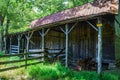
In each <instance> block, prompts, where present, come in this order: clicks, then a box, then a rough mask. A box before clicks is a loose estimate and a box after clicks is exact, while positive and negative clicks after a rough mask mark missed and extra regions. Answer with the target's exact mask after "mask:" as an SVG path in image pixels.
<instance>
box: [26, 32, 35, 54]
mask: <svg viewBox="0 0 120 80" xmlns="http://www.w3.org/2000/svg"><path fill="white" fill-rule="evenodd" d="M32 35H33V32H32V33H27V34H26V35H25V37H26V39H27V44H26V51H27V52H29V43H30V38H31V37H32Z"/></svg>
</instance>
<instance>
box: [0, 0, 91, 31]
mask: <svg viewBox="0 0 120 80" xmlns="http://www.w3.org/2000/svg"><path fill="white" fill-rule="evenodd" d="M91 1H93V0H48V1H46V0H0V16H2V17H4V25H3V26H6V25H9V26H8V29H9V30H8V31H9V33H15V32H22V31H25V30H27V29H26V26H27V27H28V26H29V24H30V22H31V21H32V20H34V19H36V18H40V17H44V16H47V15H50V14H53V13H56V12H59V11H62V10H65V9H68V8H72V7H75V6H79V5H82V4H85V3H87V2H91ZM7 20H10V23H9V24H7ZM4 28H5V29H6V27H4ZM24 28H25V30H23V29H24ZM5 29H4V30H5Z"/></svg>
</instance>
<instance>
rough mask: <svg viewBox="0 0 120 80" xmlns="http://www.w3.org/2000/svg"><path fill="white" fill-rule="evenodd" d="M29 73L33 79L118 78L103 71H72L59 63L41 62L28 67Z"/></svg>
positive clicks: (93, 79)
mask: <svg viewBox="0 0 120 80" xmlns="http://www.w3.org/2000/svg"><path fill="white" fill-rule="evenodd" d="M28 72H29V75H30V76H31V77H32V78H34V79H35V80H118V76H116V75H113V74H110V73H104V74H102V77H101V78H100V79H99V75H98V74H97V72H94V71H91V72H90V71H82V72H77V71H72V70H71V69H69V68H65V67H63V66H62V65H61V64H60V63H55V64H44V65H43V64H41V65H36V66H31V67H29V68H28Z"/></svg>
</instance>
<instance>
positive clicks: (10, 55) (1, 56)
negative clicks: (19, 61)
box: [0, 51, 44, 58]
mask: <svg viewBox="0 0 120 80" xmlns="http://www.w3.org/2000/svg"><path fill="white" fill-rule="evenodd" d="M40 53H44V51H41V52H29V53H18V54H5V55H0V58H3V57H12V56H20V55H29V54H40Z"/></svg>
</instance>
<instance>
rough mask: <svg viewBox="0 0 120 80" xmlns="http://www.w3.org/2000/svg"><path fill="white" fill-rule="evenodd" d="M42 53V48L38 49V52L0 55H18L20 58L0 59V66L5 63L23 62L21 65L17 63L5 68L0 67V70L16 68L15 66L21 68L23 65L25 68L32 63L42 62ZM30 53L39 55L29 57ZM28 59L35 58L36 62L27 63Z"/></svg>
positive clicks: (5, 56)
mask: <svg viewBox="0 0 120 80" xmlns="http://www.w3.org/2000/svg"><path fill="white" fill-rule="evenodd" d="M42 53H44V51H43V50H41V51H39V52H29V53H19V54H5V55H0V58H2V59H3V58H11V57H15V56H18V57H19V58H20V59H18V60H7V61H0V66H1V65H6V64H14V63H20V62H23V64H21V65H17V66H12V67H11V66H10V67H7V68H2V69H1V68H0V72H2V71H7V70H12V69H17V68H21V67H25V68H27V66H30V65H34V64H38V63H42V62H43V59H42V58H43V57H44V56H43V55H41V54H42ZM31 54H38V55H39V56H32V57H29V55H31ZM30 60H36V61H37V62H33V63H28V61H30Z"/></svg>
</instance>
